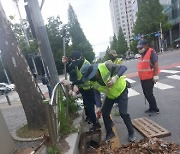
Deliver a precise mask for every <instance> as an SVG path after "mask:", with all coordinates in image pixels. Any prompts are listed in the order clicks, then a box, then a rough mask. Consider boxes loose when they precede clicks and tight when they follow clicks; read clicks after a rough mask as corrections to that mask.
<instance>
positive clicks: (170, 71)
mask: <svg viewBox="0 0 180 154" xmlns="http://www.w3.org/2000/svg"><path fill="white" fill-rule="evenodd" d="M161 72H163V73H172V74H176V73H179V72H180V71H175V70H161Z"/></svg>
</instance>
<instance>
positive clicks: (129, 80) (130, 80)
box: [126, 78, 136, 83]
mask: <svg viewBox="0 0 180 154" xmlns="http://www.w3.org/2000/svg"><path fill="white" fill-rule="evenodd" d="M126 81H128V82H129V83H134V82H136V81H134V80H132V79H130V78H126Z"/></svg>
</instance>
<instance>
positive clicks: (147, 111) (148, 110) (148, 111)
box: [144, 109, 152, 113]
mask: <svg viewBox="0 0 180 154" xmlns="http://www.w3.org/2000/svg"><path fill="white" fill-rule="evenodd" d="M150 112H152V110H150V109H147V110H146V111H144V113H150Z"/></svg>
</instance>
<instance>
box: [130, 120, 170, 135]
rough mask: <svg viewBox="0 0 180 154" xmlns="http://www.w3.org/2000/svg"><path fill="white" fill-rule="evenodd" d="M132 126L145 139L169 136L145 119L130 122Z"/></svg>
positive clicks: (166, 131) (155, 124)
mask: <svg viewBox="0 0 180 154" xmlns="http://www.w3.org/2000/svg"><path fill="white" fill-rule="evenodd" d="M132 124H133V126H134V127H135V128H136V129H137V130H138V131H139V132H140V133H142V134H143V135H144V136H146V137H165V136H170V135H171V132H169V131H168V130H166V129H165V128H163V127H161V126H160V125H158V124H157V123H155V122H153V121H152V120H150V119H148V118H145V117H142V118H137V119H134V120H132Z"/></svg>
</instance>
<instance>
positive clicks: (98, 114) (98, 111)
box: [96, 107, 102, 119]
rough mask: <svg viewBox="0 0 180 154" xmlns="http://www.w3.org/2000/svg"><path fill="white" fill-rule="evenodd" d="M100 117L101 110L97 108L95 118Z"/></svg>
mask: <svg viewBox="0 0 180 154" xmlns="http://www.w3.org/2000/svg"><path fill="white" fill-rule="evenodd" d="M101 115H102V112H101V108H100V107H97V112H96V116H97V118H98V119H99V118H101Z"/></svg>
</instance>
